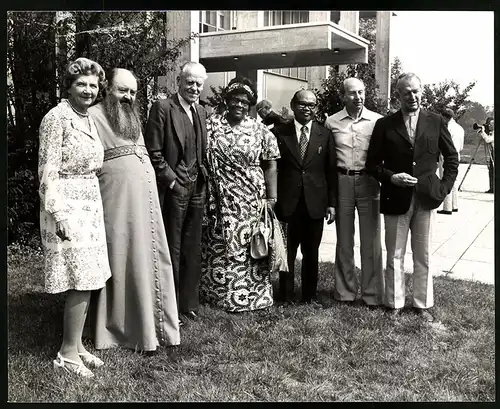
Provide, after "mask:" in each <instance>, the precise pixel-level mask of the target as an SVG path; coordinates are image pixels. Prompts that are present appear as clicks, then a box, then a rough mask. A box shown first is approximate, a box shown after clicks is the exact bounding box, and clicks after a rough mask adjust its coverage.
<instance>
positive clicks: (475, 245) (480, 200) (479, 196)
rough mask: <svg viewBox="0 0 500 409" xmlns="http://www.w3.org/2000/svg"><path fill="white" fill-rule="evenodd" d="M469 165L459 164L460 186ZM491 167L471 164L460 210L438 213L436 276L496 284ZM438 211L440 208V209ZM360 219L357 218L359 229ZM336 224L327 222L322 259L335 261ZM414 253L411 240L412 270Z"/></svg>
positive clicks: (408, 264) (408, 266)
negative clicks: (489, 170) (489, 176)
mask: <svg viewBox="0 0 500 409" xmlns="http://www.w3.org/2000/svg"><path fill="white" fill-rule="evenodd" d="M468 166H469V165H468V164H460V166H459V172H458V177H457V181H458V182H457V186H458V184H460V182H461V181H462V179H463V177H464V174H465V172H466V170H467V168H468ZM488 188H489V185H488V170H487V168H486V166H484V165H472V166H471V169H470V171H469V173H468V174H467V177H466V179H465V181H464V183H463V184H462V191H461V192H459V202H458V206H459V210H458V212H457V213H453V214H452V215H444V214H435V227H434V230H433V239H432V256H433V258H432V259H431V260H432V262H433V263H434V267H433V269H434V275H446V276H448V277H452V278H459V279H468V280H477V281H481V282H484V283H488V284H494V278H495V267H494V254H495V249H494V243H495V240H494V233H495V224H494V195H493V194H488V193H482V192H485V191H486V190H488ZM438 210H439V209H438ZM357 225H358V222H357V217H356V222H355V226H356V230H358V228H357ZM381 225H382V251H383V264H384V267H385V264H386V251H385V239H384V237H385V236H384V235H385V232H384V221H383V216H382V223H381ZM336 236H337V235H336V231H335V224H331V225H326V224H325V230H324V233H323V240H322V242H321V246H320V260H321V261H331V262H335V243H336ZM354 254H355V262H356V266H357V267H361V262H360V255H359V234H358V233H357V232H356V236H355V250H354ZM412 264H413V263H412V254H411V248H410V240H408V247H407V253H406V257H405V268H406V269H407V270H408V271H412V269H413V267H412Z"/></svg>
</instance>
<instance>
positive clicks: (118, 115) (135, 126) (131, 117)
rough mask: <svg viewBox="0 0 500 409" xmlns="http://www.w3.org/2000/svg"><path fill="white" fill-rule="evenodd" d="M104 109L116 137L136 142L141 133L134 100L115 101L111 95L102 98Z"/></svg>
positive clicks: (137, 110)
mask: <svg viewBox="0 0 500 409" xmlns="http://www.w3.org/2000/svg"><path fill="white" fill-rule="evenodd" d="M103 104H104V111H105V112H106V116H107V118H108V121H109V123H110V125H111V129H113V131H115V133H116V134H117V135H118V137H120V138H123V139H127V140H128V139H130V140H132V141H133V142H137V140H138V139H139V136H140V134H141V121H140V120H139V118H140V115H139V109H138V107H137V105H136V104H135V102H132V103H129V102H126V101H117V100H114V99H112V98H111V97H107V98H104V101H103Z"/></svg>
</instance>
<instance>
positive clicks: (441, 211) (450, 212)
mask: <svg viewBox="0 0 500 409" xmlns="http://www.w3.org/2000/svg"><path fill="white" fill-rule="evenodd" d="M437 213H439V214H452V211H451V210H438V211H437Z"/></svg>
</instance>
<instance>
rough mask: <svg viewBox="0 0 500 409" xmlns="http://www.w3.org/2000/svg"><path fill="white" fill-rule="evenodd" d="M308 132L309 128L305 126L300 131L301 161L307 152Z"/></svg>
mask: <svg viewBox="0 0 500 409" xmlns="http://www.w3.org/2000/svg"><path fill="white" fill-rule="evenodd" d="M306 130H307V126H305V125H304V126H303V127H302V128H301V129H300V139H299V150H300V159H302V161H303V160H304V157H305V156H306V150H307V136H306Z"/></svg>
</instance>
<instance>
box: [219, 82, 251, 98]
mask: <svg viewBox="0 0 500 409" xmlns="http://www.w3.org/2000/svg"><path fill="white" fill-rule="evenodd" d="M237 89H243V90H245V92H247V93H248V94H249V95H250V97H251V98H253V99H255V93H254V92H253V91H252V89H251V88H250V87H249V86H248V85H245V84H242V83H241V82H234V83H232V84H231V85H230V86H229V87H227V90H226V94H229V93H231V92H233V91H234V90H237Z"/></svg>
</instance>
